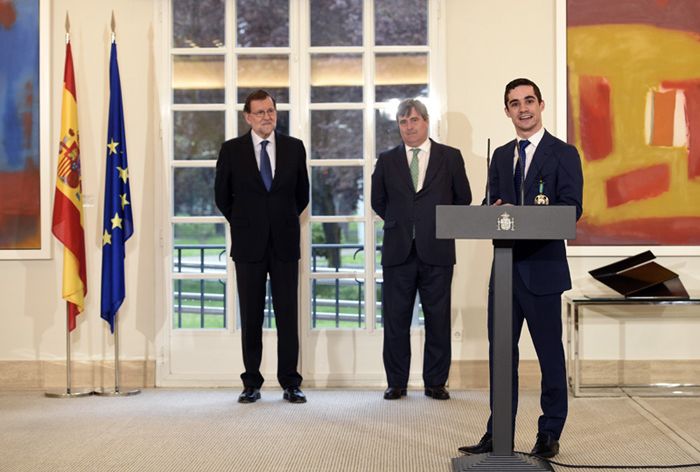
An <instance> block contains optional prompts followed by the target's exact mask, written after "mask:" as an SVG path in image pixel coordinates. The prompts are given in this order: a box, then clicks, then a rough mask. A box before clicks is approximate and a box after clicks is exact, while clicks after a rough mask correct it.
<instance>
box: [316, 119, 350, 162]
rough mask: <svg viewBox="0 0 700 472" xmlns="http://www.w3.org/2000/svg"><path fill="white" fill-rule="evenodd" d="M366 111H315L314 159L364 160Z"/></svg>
mask: <svg viewBox="0 0 700 472" xmlns="http://www.w3.org/2000/svg"><path fill="white" fill-rule="evenodd" d="M362 113H363V112H362V110H317V111H312V112H311V158H312V159H362V158H363V148H362V143H363V139H362V130H363V126H362Z"/></svg>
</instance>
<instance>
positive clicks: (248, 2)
mask: <svg viewBox="0 0 700 472" xmlns="http://www.w3.org/2000/svg"><path fill="white" fill-rule="evenodd" d="M236 16H237V18H236V27H237V30H238V36H237V38H238V46H241V47H273V46H280V47H284V46H289V0H236Z"/></svg>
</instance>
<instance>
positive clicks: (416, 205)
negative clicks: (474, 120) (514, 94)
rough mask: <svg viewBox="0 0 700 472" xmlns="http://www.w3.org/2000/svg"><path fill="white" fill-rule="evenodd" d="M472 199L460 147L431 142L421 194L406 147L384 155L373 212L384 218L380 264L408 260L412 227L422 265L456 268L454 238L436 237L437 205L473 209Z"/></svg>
mask: <svg viewBox="0 0 700 472" xmlns="http://www.w3.org/2000/svg"><path fill="white" fill-rule="evenodd" d="M471 201H472V194H471V189H470V187H469V180H467V174H466V171H465V169H464V159H463V158H462V154H461V153H460V152H459V149H455V148H453V147H450V146H445V145H444V144H439V143H436V142H435V141H433V140H432V139H431V140H430V158H429V160H428V168H427V169H426V171H425V179H424V181H423V187H422V188H421V190H420V192H418V193H416V191H415V189H414V188H413V181H412V180H411V171H410V169H409V167H408V159H407V157H406V147H405V145H404V144H401V145H399V146H397V147H395V148H393V149H391V150H389V151H386V152H383V153H381V154H380V155H379V159H378V160H377V165H376V166H375V168H374V173H373V174H372V208H373V209H374V211H375V212H376V213H377V215H379V216H380V217H381V218H382V219H383V220H384V244H383V245H382V265H383V266H393V265H398V264H401V263H403V262H404V261H405V260H406V258H407V257H408V255H409V253H410V252H411V246H412V244H413V239H414V238H413V231H414V226H415V241H416V253H417V254H418V257H419V258H420V260H421V261H423V262H425V263H426V264H431V265H439V266H447V265H454V263H455V243H454V240H453V239H437V238H436V237H435V206H436V205H469V204H470V203H471Z"/></svg>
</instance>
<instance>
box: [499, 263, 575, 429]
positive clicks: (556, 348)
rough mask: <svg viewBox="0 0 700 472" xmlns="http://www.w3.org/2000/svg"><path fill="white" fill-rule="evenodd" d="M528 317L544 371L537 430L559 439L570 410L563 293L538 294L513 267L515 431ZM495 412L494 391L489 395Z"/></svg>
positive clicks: (513, 406)
mask: <svg viewBox="0 0 700 472" xmlns="http://www.w3.org/2000/svg"><path fill="white" fill-rule="evenodd" d="M491 280H492V283H491V284H490V286H489V302H488V333H489V377H490V381H491V385H492V386H493V323H494V314H493V278H492V279H491ZM525 320H527V327H528V330H529V331H530V336H531V338H532V343H533V345H534V346H535V351H536V352H537V359H538V360H539V364H540V372H541V374H542V382H541V393H540V408H541V409H542V415H541V416H540V417H539V420H538V425H537V426H538V427H537V430H538V432H539V433H545V434H548V435H550V436H552V437H553V438H555V439H559V437H560V436H561V432H562V430H563V429H564V423H565V422H566V415H567V412H568V398H567V384H566V363H565V360H564V346H563V344H562V339H561V338H562V322H561V293H555V294H549V295H535V294H534V293H532V292H531V291H530V290H528V288H527V287H526V286H525V284H524V282H523V280H522V278H521V276H520V274H519V272H518V270H517V269H516V268H515V267H513V350H512V354H513V373H512V375H513V377H512V379H513V404H512V411H513V434H515V416H516V414H517V411H518V362H519V359H520V352H519V349H518V341H519V340H520V333H521V331H522V328H523V321H525ZM490 405H491V410H492V411H493V391H491V395H490ZM486 431H487V432H489V433H492V417H491V416H489V420H488V424H487V427H486Z"/></svg>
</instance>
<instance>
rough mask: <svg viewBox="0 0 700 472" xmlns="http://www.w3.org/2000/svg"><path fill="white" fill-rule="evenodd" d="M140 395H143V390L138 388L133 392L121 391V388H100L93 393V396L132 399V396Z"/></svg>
mask: <svg viewBox="0 0 700 472" xmlns="http://www.w3.org/2000/svg"><path fill="white" fill-rule="evenodd" d="M139 393H141V390H139V389H138V388H135V389H133V390H121V389H119V388H113V389H108V388H98V389H96V390H95V391H94V392H93V394H95V395H98V396H100V397H130V396H132V395H138V394H139Z"/></svg>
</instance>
